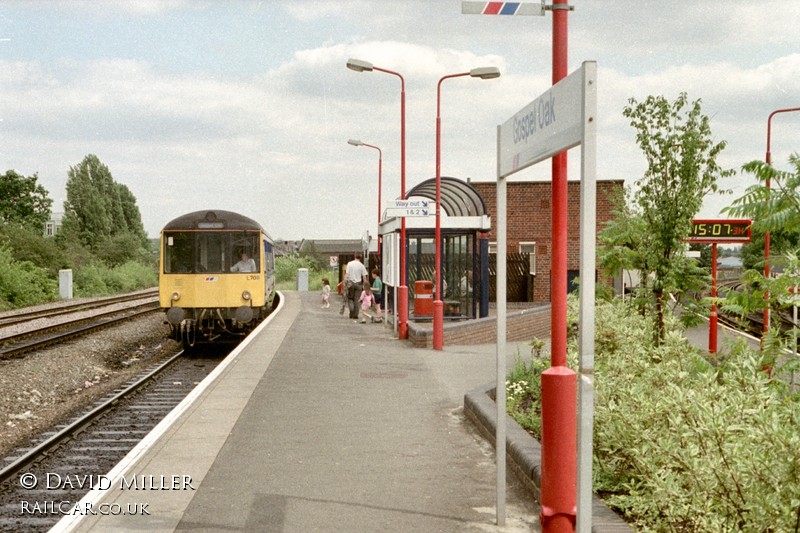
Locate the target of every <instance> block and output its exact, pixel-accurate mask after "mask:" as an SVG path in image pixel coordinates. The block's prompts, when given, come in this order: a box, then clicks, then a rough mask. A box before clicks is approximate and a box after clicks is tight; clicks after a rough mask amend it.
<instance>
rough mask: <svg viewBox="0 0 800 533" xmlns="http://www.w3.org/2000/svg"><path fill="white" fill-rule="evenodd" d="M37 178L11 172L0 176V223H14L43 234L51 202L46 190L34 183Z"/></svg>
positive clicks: (36, 176)
mask: <svg viewBox="0 0 800 533" xmlns="http://www.w3.org/2000/svg"><path fill="white" fill-rule="evenodd" d="M38 179H39V176H38V175H36V174H34V175H33V176H28V177H25V176H22V175H20V174H17V173H16V172H14V171H13V170H9V171H7V172H6V173H5V174H2V175H0V222H3V223H4V224H11V223H16V224H20V225H23V226H26V227H28V228H30V229H31V230H34V231H39V232H44V225H45V223H46V222H47V220H48V219H49V218H50V207H51V206H52V205H53V200H51V199H50V198H49V197H48V193H47V190H46V189H45V188H44V187H42V186H41V185H39V184H38V183H36V181H37V180H38Z"/></svg>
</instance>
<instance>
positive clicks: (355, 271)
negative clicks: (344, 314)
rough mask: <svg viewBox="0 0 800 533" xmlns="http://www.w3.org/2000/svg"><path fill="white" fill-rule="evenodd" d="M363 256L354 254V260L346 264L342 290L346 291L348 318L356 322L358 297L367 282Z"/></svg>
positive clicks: (357, 253)
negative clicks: (362, 260)
mask: <svg viewBox="0 0 800 533" xmlns="http://www.w3.org/2000/svg"><path fill="white" fill-rule="evenodd" d="M362 257H363V256H362V255H361V253H360V252H356V258H355V259H353V260H352V261H350V262H349V263H347V268H346V269H345V271H344V288H345V290H346V291H347V307H348V309H349V310H350V318H352V319H354V320H358V310H359V303H358V297H359V295H360V294H361V288H362V287H363V285H364V283H366V282H367V277H368V276H369V273H368V272H367V267H365V266H364V263H362V262H361V258H362Z"/></svg>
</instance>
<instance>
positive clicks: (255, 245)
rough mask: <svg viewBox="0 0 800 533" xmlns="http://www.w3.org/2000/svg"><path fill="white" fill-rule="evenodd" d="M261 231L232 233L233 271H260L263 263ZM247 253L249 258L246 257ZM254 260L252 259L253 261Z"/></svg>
mask: <svg viewBox="0 0 800 533" xmlns="http://www.w3.org/2000/svg"><path fill="white" fill-rule="evenodd" d="M259 237H260V234H259V233H252V232H250V233H246V232H242V233H232V234H231V265H230V270H231V271H232V272H258V271H259V265H260V264H261V253H260V248H261V247H260V245H259V241H260V238H259ZM243 254H245V255H246V256H247V259H245V258H244V255H243ZM251 260H252V261H251Z"/></svg>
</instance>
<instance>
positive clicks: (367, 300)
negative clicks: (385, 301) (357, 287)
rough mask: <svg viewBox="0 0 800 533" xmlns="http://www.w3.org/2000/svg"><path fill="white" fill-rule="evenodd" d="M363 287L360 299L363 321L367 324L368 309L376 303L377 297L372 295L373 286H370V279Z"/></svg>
mask: <svg viewBox="0 0 800 533" xmlns="http://www.w3.org/2000/svg"><path fill="white" fill-rule="evenodd" d="M363 287H364V289H363V290H362V291H361V296H360V297H359V299H358V301H359V302H361V323H362V324H366V322H367V311H369V310H370V308H371V307H372V306H374V305H375V297H374V296H373V295H372V288H371V287H370V286H369V282H368V281H365V282H364V285H363Z"/></svg>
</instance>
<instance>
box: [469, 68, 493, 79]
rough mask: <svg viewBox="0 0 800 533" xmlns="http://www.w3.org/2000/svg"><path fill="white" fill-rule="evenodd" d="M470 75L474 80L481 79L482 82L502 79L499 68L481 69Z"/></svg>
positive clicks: (475, 69)
mask: <svg viewBox="0 0 800 533" xmlns="http://www.w3.org/2000/svg"><path fill="white" fill-rule="evenodd" d="M469 75H470V76H472V77H473V78H480V79H482V80H491V79H493V78H499V77H500V69H499V68H497V67H479V68H474V69H472V70H470V71H469Z"/></svg>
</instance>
